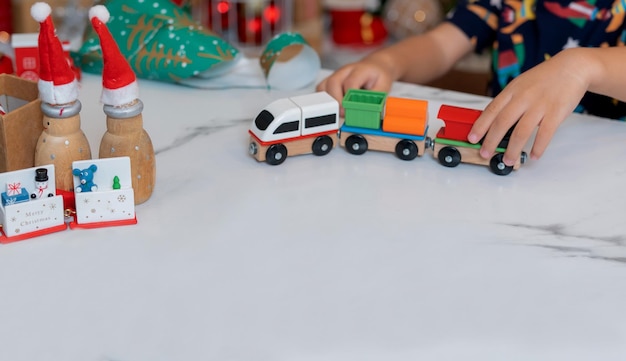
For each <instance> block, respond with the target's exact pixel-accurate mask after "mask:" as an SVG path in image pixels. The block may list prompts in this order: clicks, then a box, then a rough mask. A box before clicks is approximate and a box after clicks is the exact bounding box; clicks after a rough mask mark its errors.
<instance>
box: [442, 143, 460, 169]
mask: <svg viewBox="0 0 626 361" xmlns="http://www.w3.org/2000/svg"><path fill="white" fill-rule="evenodd" d="M437 158H439V163H441V165H444V166H446V167H456V166H457V165H459V163H461V153H459V151H458V150H456V148H454V147H443V148H441V150H440V151H439V155H438V156H437Z"/></svg>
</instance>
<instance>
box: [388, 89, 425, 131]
mask: <svg viewBox="0 0 626 361" xmlns="http://www.w3.org/2000/svg"><path fill="white" fill-rule="evenodd" d="M427 124H428V101H426V100H419V99H406V98H396V97H387V103H386V106H385V118H384V120H383V127H382V128H383V131H385V132H391V133H401V134H410V135H424V132H425V131H426V125H427Z"/></svg>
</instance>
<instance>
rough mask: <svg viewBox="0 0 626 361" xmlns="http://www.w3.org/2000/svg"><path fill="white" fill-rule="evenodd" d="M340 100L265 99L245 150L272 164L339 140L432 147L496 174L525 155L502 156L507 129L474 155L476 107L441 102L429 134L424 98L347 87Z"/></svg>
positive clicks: (360, 148) (404, 152)
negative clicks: (488, 152)
mask: <svg viewBox="0 0 626 361" xmlns="http://www.w3.org/2000/svg"><path fill="white" fill-rule="evenodd" d="M342 105H343V108H344V110H345V117H344V122H343V124H341V125H340V119H339V103H338V102H337V101H336V100H335V99H334V98H333V97H331V96H330V95H329V94H328V93H326V92H317V93H313V94H307V95H300V96H294V97H290V98H283V99H279V100H276V101H274V102H272V103H270V104H269V105H268V106H267V107H265V109H263V110H262V111H261V112H260V113H259V114H258V116H257V117H256V118H255V119H254V120H253V121H252V124H251V126H250V129H249V131H248V133H249V134H250V144H249V153H250V155H252V156H253V157H254V158H255V159H256V160H258V161H260V162H263V161H265V162H267V163H268V164H271V165H278V164H281V163H283V162H284V161H285V159H286V158H287V157H288V156H293V155H298V154H308V153H313V154H315V155H320V156H322V155H326V154H328V153H329V152H330V151H331V150H332V148H333V147H334V146H335V144H337V143H339V144H340V145H341V146H342V147H344V148H345V149H346V150H347V151H348V152H349V153H351V154H357V155H358V154H363V153H365V152H366V151H367V150H378V151H384V152H392V153H395V154H396V155H397V156H398V158H400V159H402V160H412V159H414V158H416V157H417V156H423V155H424V154H425V152H426V150H427V149H432V151H433V155H434V157H435V158H437V159H438V160H439V163H441V164H442V165H444V166H446V167H456V166H457V165H458V164H460V163H471V164H480V165H486V166H488V167H489V169H491V171H492V172H493V173H495V174H497V175H507V174H509V173H511V171H512V170H514V169H518V168H519V167H520V166H521V164H523V163H524V162H525V161H526V158H527V155H526V153H525V152H523V153H522V154H521V156H520V158H519V159H518V161H517V162H516V163H515V165H513V166H507V165H506V164H504V162H503V160H502V158H503V154H504V152H505V150H506V145H507V144H508V139H509V137H510V135H511V132H512V129H511V130H509V132H508V133H507V134H506V136H505V137H504V139H503V140H502V141H501V142H500V144H499V145H498V148H496V153H495V155H494V156H493V157H492V158H491V159H484V158H482V157H481V156H480V155H479V149H480V144H472V143H469V142H468V141H467V135H468V133H469V131H470V129H471V128H472V125H473V124H474V122H475V121H476V119H477V118H478V117H479V116H480V114H481V111H480V110H476V109H468V108H462V107H456V106H451V105H445V104H444V105H442V106H441V107H440V108H439V112H438V114H437V118H439V119H441V120H442V121H443V122H444V124H445V125H444V126H443V127H441V129H439V131H438V132H437V135H436V137H435V138H434V139H431V138H430V137H428V136H427V132H428V102H427V101H426V100H419V99H408V98H399V97H391V96H388V95H387V93H384V92H376V91H372V90H364V89H350V90H348V92H347V93H346V94H345V96H344V98H343V100H342Z"/></svg>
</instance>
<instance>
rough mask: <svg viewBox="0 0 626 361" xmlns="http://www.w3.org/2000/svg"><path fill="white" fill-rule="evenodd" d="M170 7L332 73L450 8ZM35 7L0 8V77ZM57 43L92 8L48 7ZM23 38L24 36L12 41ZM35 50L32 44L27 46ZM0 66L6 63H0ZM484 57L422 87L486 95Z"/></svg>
mask: <svg viewBox="0 0 626 361" xmlns="http://www.w3.org/2000/svg"><path fill="white" fill-rule="evenodd" d="M155 1H168V2H173V3H174V4H175V5H177V6H179V7H180V8H181V9H183V10H184V11H187V12H189V13H190V14H191V15H192V17H193V19H194V20H195V21H197V22H199V23H200V24H202V25H203V26H205V27H206V28H209V29H210V30H211V31H213V32H215V33H216V34H218V35H219V36H221V37H222V38H224V39H225V40H227V41H228V42H230V43H231V44H233V45H234V46H235V47H237V48H238V49H240V50H241V51H243V52H244V53H248V54H251V55H255V54H258V52H259V49H261V47H262V46H263V45H264V44H266V43H267V42H268V41H269V40H270V39H271V38H272V37H273V36H274V35H275V34H278V33H281V32H286V31H294V32H298V33H300V34H302V35H303V36H304V38H305V39H306V41H307V42H308V43H309V44H310V45H311V46H312V47H313V48H314V49H315V50H316V51H317V52H318V54H319V56H320V59H321V61H322V67H323V68H326V69H337V68H339V67H341V66H342V65H344V64H347V63H349V62H353V61H356V60H358V59H360V58H362V57H363V56H365V55H367V54H368V53H370V52H372V51H374V50H376V49H378V48H380V47H382V46H386V45H388V44H391V43H393V42H395V41H398V40H399V39H402V38H405V37H407V36H411V35H415V34H420V33H423V32H425V31H427V30H428V29H430V28H432V27H434V26H436V25H437V24H439V23H440V22H441V21H443V20H444V19H445V15H446V13H448V12H449V11H450V10H451V9H452V8H453V7H454V6H455V1H456V0H155ZM34 2H35V0H0V71H1V70H2V68H1V64H2V58H1V56H2V55H3V53H10V52H11V49H10V48H9V47H8V44H9V42H10V38H11V37H14V38H15V39H21V41H22V42H24V45H23V46H26V47H28V46H32V42H33V41H36V36H35V37H34V38H33V37H29V36H28V34H30V35H33V34H36V33H37V32H38V29H39V24H38V23H37V22H36V21H34V20H33V19H32V18H31V16H30V7H31V6H32V4H33V3H34ZM46 2H47V3H48V4H50V6H51V8H52V17H53V20H54V23H55V25H56V28H57V34H58V36H59V38H60V39H61V40H62V41H64V42H65V46H66V47H67V50H68V52H71V51H73V50H77V49H78V48H79V47H80V46H81V44H82V42H83V39H84V34H85V31H86V29H87V25H88V19H87V12H88V10H89V8H90V7H91V6H93V5H94V4H97V3H102V4H103V5H106V1H94V0H48V1H46ZM17 34H25V35H17ZM35 46H36V44H35ZM5 63H6V59H5ZM489 64H490V61H489V54H486V55H482V56H479V55H472V56H469V57H467V58H466V59H464V60H463V61H461V62H460V63H459V64H458V65H457V66H456V67H455V68H454V69H453V70H452V71H451V72H450V73H448V74H446V75H445V76H443V77H442V78H440V79H438V80H436V81H435V82H433V83H431V84H429V85H432V86H435V87H439V88H444V89H451V90H457V91H462V92H468V93H473V94H480V95H486V94H487V89H488V82H489V79H490V70H489Z"/></svg>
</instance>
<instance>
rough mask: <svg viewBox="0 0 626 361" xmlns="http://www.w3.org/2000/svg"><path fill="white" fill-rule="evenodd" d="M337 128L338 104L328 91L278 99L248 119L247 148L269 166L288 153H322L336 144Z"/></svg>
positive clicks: (326, 152)
mask: <svg viewBox="0 0 626 361" xmlns="http://www.w3.org/2000/svg"><path fill="white" fill-rule="evenodd" d="M338 129H339V103H338V102H337V101H336V100H335V99H334V98H333V97H331V96H330V95H329V94H328V93H326V92H317V93H313V94H307V95H300V96H294V97H290V98H283V99H278V100H276V101H274V102H272V103H270V104H269V105H268V106H267V107H265V109H263V110H262V111H261V112H260V113H259V114H258V115H257V117H256V118H255V119H254V121H253V122H252V125H251V126H250V130H249V131H248V133H249V134H250V143H249V147H248V151H249V153H250V155H252V156H253V157H254V158H255V159H256V160H258V161H260V162H263V161H265V162H267V163H268V164H271V165H278V164H281V163H283V162H284V161H285V159H287V157H288V156H292V155H298V154H307V153H313V154H315V155H326V154H328V153H329V152H330V151H331V150H332V148H333V147H334V146H335V144H336V143H337V140H338V138H337V131H338Z"/></svg>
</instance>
